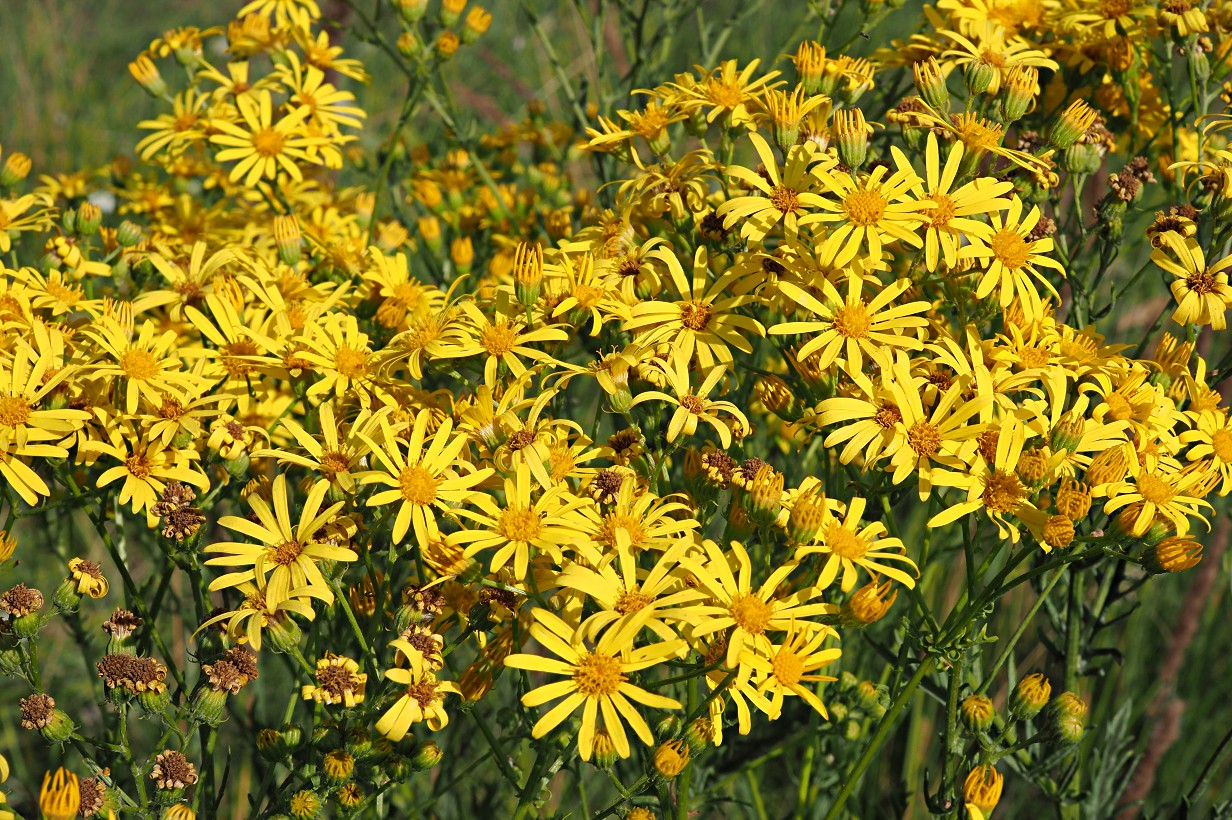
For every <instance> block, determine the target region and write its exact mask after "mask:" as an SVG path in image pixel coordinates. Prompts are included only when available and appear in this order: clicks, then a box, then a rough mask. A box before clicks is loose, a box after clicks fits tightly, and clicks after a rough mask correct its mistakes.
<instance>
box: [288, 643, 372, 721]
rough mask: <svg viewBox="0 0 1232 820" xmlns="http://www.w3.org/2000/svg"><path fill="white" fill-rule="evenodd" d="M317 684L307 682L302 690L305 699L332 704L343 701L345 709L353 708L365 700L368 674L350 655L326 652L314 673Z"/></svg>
mask: <svg viewBox="0 0 1232 820" xmlns="http://www.w3.org/2000/svg"><path fill="white" fill-rule="evenodd" d="M314 674H315V677H316V679H317V682H316V685H312V684H305V685H304V686H303V687H302V689H301V692H302V694H303V696H304V700H313V701H316V702H317V703H324V704H325V705H327V706H328V705H331V704H335V703H341V704H342V706H343V708H345V709H353V708H355V706H356V704H359V703H363V702H364V686H365V684H367V682H368V675H367V674H366V673H364V672H360V671H359V664H358V663H356V662H355V661H353V660H351V659H350V658H348V657H345V656H342V655H335V654H334V653H333V652H326V653H325V657H324V658H321V659H320V660H318V661H317V669H316V672H315V673H314Z"/></svg>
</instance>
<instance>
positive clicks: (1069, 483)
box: [1053, 478, 1091, 521]
mask: <svg viewBox="0 0 1232 820" xmlns="http://www.w3.org/2000/svg"><path fill="white" fill-rule="evenodd" d="M1053 506H1054V507H1055V508H1056V510H1057V512H1059V513H1060V514H1061V515H1063V516H1065V517H1066V518H1068V519H1069V520H1070V521H1081V520H1082V519H1084V518H1086V516H1087V513H1088V512H1090V511H1091V490H1090V488H1089V487H1087V485H1085V484H1083V483H1082V482H1081V481H1077V480H1076V479H1072V478H1065V479H1062V480H1061V486H1060V488H1059V489H1058V490H1057V497H1056V499H1055V500H1054V501H1053Z"/></svg>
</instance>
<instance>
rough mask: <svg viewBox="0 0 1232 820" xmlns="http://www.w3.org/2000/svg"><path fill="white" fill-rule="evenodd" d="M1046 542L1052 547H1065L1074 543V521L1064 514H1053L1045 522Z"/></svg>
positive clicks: (1044, 534)
mask: <svg viewBox="0 0 1232 820" xmlns="http://www.w3.org/2000/svg"><path fill="white" fill-rule="evenodd" d="M1043 540H1044V543H1045V544H1047V545H1048V546H1050V547H1055V548H1057V549H1064V548H1065V547H1068V546H1069V545H1070V544H1072V543H1074V522H1073V521H1071V520H1069V518H1067V517H1066V516H1064V515H1052V516H1049V517H1048V521H1047V522H1045V524H1044V532H1043Z"/></svg>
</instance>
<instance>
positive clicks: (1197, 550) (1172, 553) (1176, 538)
mask: <svg viewBox="0 0 1232 820" xmlns="http://www.w3.org/2000/svg"><path fill="white" fill-rule="evenodd" d="M1201 561H1202V545H1201V544H1199V543H1198V542H1197V541H1194V540H1193V539H1192V538H1189V537H1188V536H1180V535H1173V536H1170V537H1168V538H1164V539H1163V540H1162V541H1160V542H1159V543H1158V544H1156V545H1155V547H1154V549H1152V550H1149V551H1148V552H1147V554H1146V555H1145V556H1144V558H1143V564H1144V565H1145V566H1146V568H1147V569H1148V570H1150V571H1151V572H1155V573H1161V572H1184V571H1185V570H1187V569H1193V568H1194V567H1196V566H1197V565H1198V564H1199V562H1201Z"/></svg>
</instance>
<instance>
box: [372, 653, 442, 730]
mask: <svg viewBox="0 0 1232 820" xmlns="http://www.w3.org/2000/svg"><path fill="white" fill-rule="evenodd" d="M385 677H386V678H388V679H389V680H391V681H393V682H394V683H398V684H402V685H403V686H405V687H406V689H405V691H403V693H402V695H401V696H400V697H399V698H398V700H397V701H396V702H395V703H394V705H393V706H391V707H389V709H387V710H386V711H385V714H383V715H381V718H380V720H378V721H377V722H376V730H377V731H378V732H380V733H381V734H382V735H384V736H385V737H387V738H389V739H390V740H392V741H394V742H395V743H396V742H398V741H399V740H401V739H402V738H404V737H406V733H407V731H409V730H410V728H411V727H412V726H414V725H415V724H418V723H426V724H427V726H428V728H429V729H430V730H432V731H433V732H435V731H438V730H440V729H443V728H445V726H446V725H448V724H449V713H448V712H446V711H445V695H447V694H450V693H452V694H455V695H461V694H462V692H461V690H460V689H458V685H457V684H456V683H454V682H453V681H444V680H437V678H436V675H434V674H432V673H431V672H429V671H426V670H420V669H414V668H412V669H388V670H386V671H385Z"/></svg>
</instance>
